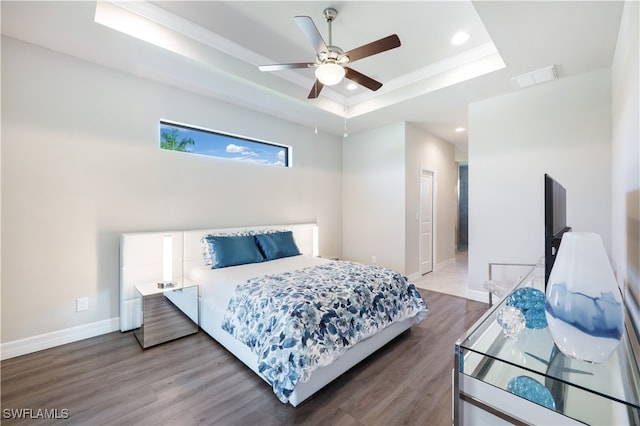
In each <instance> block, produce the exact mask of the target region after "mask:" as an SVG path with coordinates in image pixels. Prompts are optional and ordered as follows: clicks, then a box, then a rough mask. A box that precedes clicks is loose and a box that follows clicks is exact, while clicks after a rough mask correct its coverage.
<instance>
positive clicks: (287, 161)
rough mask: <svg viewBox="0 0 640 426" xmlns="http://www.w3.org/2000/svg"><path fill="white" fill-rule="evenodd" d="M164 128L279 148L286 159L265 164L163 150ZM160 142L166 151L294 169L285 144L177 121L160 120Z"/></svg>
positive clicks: (288, 146)
mask: <svg viewBox="0 0 640 426" xmlns="http://www.w3.org/2000/svg"><path fill="white" fill-rule="evenodd" d="M163 125H164V126H170V127H174V128H178V129H183V130H188V131H195V132H202V133H206V134H210V135H215V136H218V137H223V138H224V139H228V140H229V143H232V142H233V141H240V142H250V143H251V144H258V145H265V146H267V147H270V148H279V149H282V150H284V153H285V155H284V159H283V163H282V164H278V163H271V162H269V163H265V162H260V161H254V160H250V159H243V158H232V157H223V156H220V155H213V154H204V153H201V152H190V151H178V150H175V149H167V148H162V146H161V145H162V130H163V129H162V127H163ZM158 141H159V144H160V149H162V150H165V151H174V152H183V153H186V154H191V155H200V156H204V157H213V158H219V159H222V160H236V161H242V162H245V163H251V164H259V165H263V166H273V167H282V168H285V169H288V168H292V167H293V161H292V160H293V155H292V154H293V148H292V147H291V146H290V145H284V144H280V143H275V142H271V141H266V140H262V139H257V138H250V137H247V136H241V135H237V134H233V133H228V132H222V131H219V130H213V129H207V128H205V127H200V126H195V125H191V124H184V123H179V122H177V121H172V120H164V119H160V120H159V125H158Z"/></svg>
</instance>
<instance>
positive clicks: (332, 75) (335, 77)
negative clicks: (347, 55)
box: [316, 62, 345, 86]
mask: <svg viewBox="0 0 640 426" xmlns="http://www.w3.org/2000/svg"><path fill="white" fill-rule="evenodd" d="M344 75H345V70H344V68H342V67H341V66H340V65H338V64H335V63H333V62H328V63H326V64H322V65H320V66H319V67H318V68H316V78H317V79H318V81H320V83H322V84H324V85H325V86H334V85H336V84H338V83H340V82H341V81H342V79H343V77H344Z"/></svg>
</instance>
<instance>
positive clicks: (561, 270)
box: [545, 232, 624, 363]
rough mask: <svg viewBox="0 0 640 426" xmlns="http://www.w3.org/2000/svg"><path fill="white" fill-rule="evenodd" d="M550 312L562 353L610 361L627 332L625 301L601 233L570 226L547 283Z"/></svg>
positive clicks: (552, 328) (592, 360) (547, 314)
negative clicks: (625, 327) (625, 331)
mask: <svg viewBox="0 0 640 426" xmlns="http://www.w3.org/2000/svg"><path fill="white" fill-rule="evenodd" d="M545 315H546V317H547V322H548V324H549V331H550V332H551V336H552V337H553V340H554V342H555V343H556V346H557V347H558V349H560V351H562V353H564V354H565V355H567V356H569V357H571V358H576V359H580V360H583V361H589V362H595V363H600V362H604V361H606V360H607V359H608V358H609V357H610V356H611V354H612V353H613V352H614V351H615V350H616V348H617V346H618V343H620V340H621V338H622V335H623V333H624V306H623V304H622V297H621V294H620V289H619V288H618V284H617V282H616V279H615V276H614V275H613V270H612V269H611V264H610V263H609V258H608V256H607V252H606V250H605V248H604V245H603V244H602V239H601V238H600V236H599V235H598V234H592V233H583V232H567V233H565V234H564V235H563V237H562V241H561V242H560V249H559V250H558V254H557V256H556V260H555V262H554V264H553V269H552V270H551V274H550V275H549V281H548V283H547V291H546V301H545Z"/></svg>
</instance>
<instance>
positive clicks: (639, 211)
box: [611, 1, 640, 332]
mask: <svg viewBox="0 0 640 426" xmlns="http://www.w3.org/2000/svg"><path fill="white" fill-rule="evenodd" d="M639 21H640V7H639V4H638V2H637V1H627V2H626V3H625V5H624V10H623V14H622V20H621V25H620V33H619V36H618V43H617V46H616V53H615V56H614V60H613V65H612V88H611V92H612V105H611V110H612V121H613V123H612V125H613V133H612V139H613V141H612V152H613V153H612V176H613V177H612V180H613V182H612V195H611V198H612V244H611V251H612V257H613V266H614V270H615V272H616V278H617V280H618V285H620V287H621V288H622V289H624V294H625V300H626V302H627V306H628V307H629V313H630V314H631V317H632V318H634V319H635V323H636V329H637V330H638V331H639V332H640V309H639V307H638V306H639V305H640V120H639V117H640V106H639V104H640V101H639V98H640V83H639V80H640V66H639V65H638V63H639V59H638V56H639V52H640V46H639V43H640V42H639V40H640V34H639V30H638V26H639Z"/></svg>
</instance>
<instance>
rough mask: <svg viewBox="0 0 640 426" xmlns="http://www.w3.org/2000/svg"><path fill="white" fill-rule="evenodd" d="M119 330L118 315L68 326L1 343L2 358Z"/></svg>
mask: <svg viewBox="0 0 640 426" xmlns="http://www.w3.org/2000/svg"><path fill="white" fill-rule="evenodd" d="M117 330H120V320H119V318H117V317H116V318H111V319H107V320H103V321H98V322H93V323H90V324H84V325H79V326H77V327H71V328H66V329H64V330H58V331H52V332H51V333H45V334H40V335H38V336H32V337H26V338H24V339H18V340H13V341H11V342H6V343H2V344H1V345H0V359H2V360H5V359H9V358H14V357H17V356H20V355H26V354H30V353H32V352H37V351H41V350H43V349H49V348H53V347H55V346H60V345H64V344H67V343H71V342H77V341H78V340H83V339H88V338H89V337H95V336H99V335H101V334H106V333H111V332H112V331H117Z"/></svg>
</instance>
